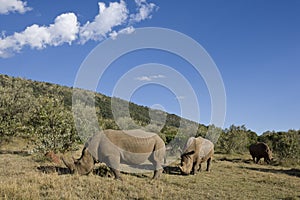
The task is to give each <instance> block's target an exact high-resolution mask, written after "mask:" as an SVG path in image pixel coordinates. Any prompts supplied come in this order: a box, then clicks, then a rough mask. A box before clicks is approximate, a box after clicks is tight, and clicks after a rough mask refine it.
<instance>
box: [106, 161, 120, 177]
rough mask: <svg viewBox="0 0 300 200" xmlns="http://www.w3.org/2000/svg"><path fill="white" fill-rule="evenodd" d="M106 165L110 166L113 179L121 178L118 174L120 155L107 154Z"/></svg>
mask: <svg viewBox="0 0 300 200" xmlns="http://www.w3.org/2000/svg"><path fill="white" fill-rule="evenodd" d="M105 163H106V165H108V167H109V168H110V170H111V171H112V172H113V174H114V176H115V179H119V180H122V178H121V176H120V171H119V167H120V157H118V156H107V157H106V159H105Z"/></svg>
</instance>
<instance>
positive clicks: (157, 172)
mask: <svg viewBox="0 0 300 200" xmlns="http://www.w3.org/2000/svg"><path fill="white" fill-rule="evenodd" d="M162 171H163V169H157V170H154V175H153V179H158V178H159V177H160V175H161V174H162Z"/></svg>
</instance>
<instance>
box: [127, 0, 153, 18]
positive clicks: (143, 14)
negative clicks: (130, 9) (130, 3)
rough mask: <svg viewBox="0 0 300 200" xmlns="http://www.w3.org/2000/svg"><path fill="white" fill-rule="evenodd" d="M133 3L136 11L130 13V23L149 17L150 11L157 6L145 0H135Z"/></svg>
mask: <svg viewBox="0 0 300 200" xmlns="http://www.w3.org/2000/svg"><path fill="white" fill-rule="evenodd" d="M135 3H136V5H137V6H138V8H137V10H138V13H135V14H131V15H130V22H131V23H135V22H140V21H143V20H145V19H149V18H151V17H152V15H151V13H152V12H153V10H155V9H157V8H158V7H157V6H156V5H155V4H154V3H147V1H146V0H135Z"/></svg>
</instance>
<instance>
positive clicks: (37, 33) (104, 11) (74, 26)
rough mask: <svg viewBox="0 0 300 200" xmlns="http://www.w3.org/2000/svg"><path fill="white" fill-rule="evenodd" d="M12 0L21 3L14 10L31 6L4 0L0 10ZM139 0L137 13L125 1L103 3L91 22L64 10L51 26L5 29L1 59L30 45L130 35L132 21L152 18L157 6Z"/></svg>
mask: <svg viewBox="0 0 300 200" xmlns="http://www.w3.org/2000/svg"><path fill="white" fill-rule="evenodd" d="M8 1H9V2H10V1H11V2H19V3H21V6H19V7H18V9H17V6H15V7H14V11H18V12H25V11H27V10H29V9H30V8H28V7H26V2H22V1H20V0H0V10H1V8H2V9H3V8H4V6H3V5H4V4H6V5H8V3H7V2H8ZM135 2H136V5H137V9H136V10H137V13H135V14H130V13H129V10H128V8H127V6H126V3H125V2H124V0H120V2H111V3H109V5H108V6H106V5H105V3H102V2H99V3H98V6H99V14H97V15H96V16H95V18H94V20H93V21H91V22H90V21H88V22H86V23H85V24H84V25H82V26H80V24H79V22H78V21H77V16H76V14H75V13H64V14H61V15H59V16H57V17H56V18H55V21H54V23H53V24H50V25H48V26H40V25H37V24H33V25H31V26H28V27H26V28H25V30H24V31H22V32H19V33H17V32H16V33H14V34H13V35H10V36H6V35H5V34H4V33H5V31H2V33H1V35H0V58H1V57H2V58H5V57H9V56H11V55H13V54H14V53H15V52H20V51H21V50H22V49H23V48H24V47H26V46H28V47H30V48H33V49H43V48H46V47H47V46H59V45H63V44H65V43H68V44H72V43H73V42H74V41H77V42H78V43H80V44H84V43H86V42H87V41H89V40H94V41H100V40H103V39H105V38H107V37H111V38H113V39H115V38H116V37H117V36H118V35H119V34H130V33H132V32H134V27H133V26H132V24H134V23H136V22H140V21H142V20H145V19H147V18H150V17H151V12H152V11H153V10H154V8H155V7H156V5H155V4H153V3H147V2H146V0H135ZM2 3H4V4H3V5H2ZM1 6H2V7H1ZM3 12H4V11H3ZM152 78H155V77H152Z"/></svg>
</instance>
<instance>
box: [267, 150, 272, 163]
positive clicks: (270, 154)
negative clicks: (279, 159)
mask: <svg viewBox="0 0 300 200" xmlns="http://www.w3.org/2000/svg"><path fill="white" fill-rule="evenodd" d="M267 153H268V156H267V157H266V162H267V163H268V164H270V162H271V160H273V155H272V151H271V149H269V148H268V149H267Z"/></svg>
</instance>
